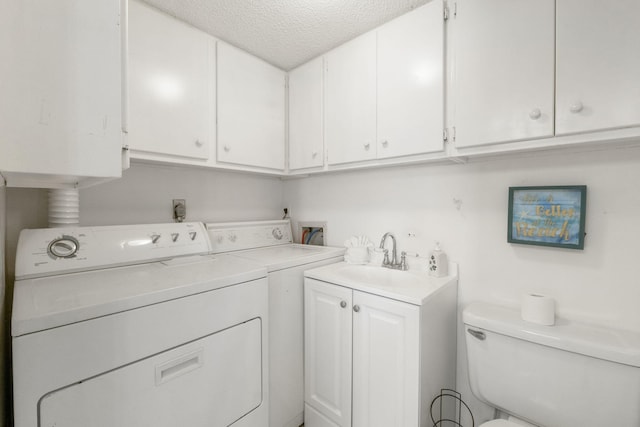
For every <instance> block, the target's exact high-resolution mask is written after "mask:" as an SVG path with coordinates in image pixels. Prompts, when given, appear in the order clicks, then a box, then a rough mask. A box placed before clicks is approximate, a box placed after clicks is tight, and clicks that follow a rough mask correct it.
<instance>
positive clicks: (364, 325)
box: [353, 291, 420, 427]
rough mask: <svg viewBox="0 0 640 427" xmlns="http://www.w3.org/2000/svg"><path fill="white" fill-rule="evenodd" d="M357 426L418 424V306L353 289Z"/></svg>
mask: <svg viewBox="0 0 640 427" xmlns="http://www.w3.org/2000/svg"><path fill="white" fill-rule="evenodd" d="M353 310H354V313H353V427H389V426H395V427H412V426H417V425H420V410H419V408H420V406H419V403H420V402H419V399H420V390H419V385H420V384H419V378H420V369H419V357H420V337H419V326H420V309H419V307H418V306H415V305H411V304H406V303H401V302H398V301H394V300H391V299H388V298H383V297H379V296H375V295H371V294H367V293H362V292H358V291H354V292H353Z"/></svg>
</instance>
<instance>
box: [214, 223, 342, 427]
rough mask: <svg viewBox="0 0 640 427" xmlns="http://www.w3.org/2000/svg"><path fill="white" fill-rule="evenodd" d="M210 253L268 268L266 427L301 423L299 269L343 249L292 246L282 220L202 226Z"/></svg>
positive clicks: (338, 255) (334, 258)
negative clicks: (267, 403)
mask: <svg viewBox="0 0 640 427" xmlns="http://www.w3.org/2000/svg"><path fill="white" fill-rule="evenodd" d="M207 230H208V232H209V238H210V240H211V246H212V253H214V254H228V255H232V256H235V257H237V258H240V259H244V260H248V261H251V262H256V263H259V264H261V265H263V266H264V267H266V268H267V271H268V286H269V334H268V336H269V378H270V380H269V420H270V421H269V426H270V427H298V426H300V425H301V424H302V423H303V419H304V414H303V411H304V366H303V360H304V358H303V351H304V324H303V322H304V315H303V307H304V292H303V290H304V276H303V275H304V271H305V270H308V269H311V268H315V267H320V266H322V265H327V264H332V263H336V262H340V261H342V260H343V259H344V252H345V249H344V248H336V247H329V246H313V245H303V244H296V243H293V234H292V230H291V222H290V221H289V220H288V219H287V220H274V221H247V222H226V223H207Z"/></svg>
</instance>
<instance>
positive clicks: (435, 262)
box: [429, 242, 449, 277]
mask: <svg viewBox="0 0 640 427" xmlns="http://www.w3.org/2000/svg"><path fill="white" fill-rule="evenodd" d="M448 267H449V261H448V260H447V254H445V253H444V252H443V251H442V250H441V249H440V242H436V247H435V248H434V250H433V251H432V252H431V254H429V276H433V277H444V276H446V275H447V272H448V270H449V268H448Z"/></svg>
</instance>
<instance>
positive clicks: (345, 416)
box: [304, 278, 352, 427]
mask: <svg viewBox="0 0 640 427" xmlns="http://www.w3.org/2000/svg"><path fill="white" fill-rule="evenodd" d="M304 309H305V314H304V318H305V324H304V336H305V402H306V404H307V406H309V405H310V406H312V407H313V408H314V409H315V410H316V411H317V412H318V413H320V414H321V415H322V417H320V416H315V417H314V416H311V417H309V416H307V415H305V425H306V426H307V427H319V426H324V425H326V421H325V422H321V420H323V419H326V420H329V421H331V422H333V423H335V424H336V425H338V426H340V427H350V426H351V341H352V329H351V328H352V326H351V313H352V291H351V289H348V288H344V287H342V286H337V285H331V284H328V283H324V282H320V281H317V280H314V279H308V278H307V279H305V282H304ZM314 420H316V423H317V424H316V425H314Z"/></svg>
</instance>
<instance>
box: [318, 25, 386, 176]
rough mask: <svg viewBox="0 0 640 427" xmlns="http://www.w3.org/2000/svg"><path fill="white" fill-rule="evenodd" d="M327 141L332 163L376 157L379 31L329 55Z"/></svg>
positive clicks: (327, 58)
mask: <svg viewBox="0 0 640 427" xmlns="http://www.w3.org/2000/svg"><path fill="white" fill-rule="evenodd" d="M326 60H327V71H326V76H325V82H326V89H325V96H326V98H325V106H326V108H325V141H326V144H327V150H328V154H327V158H328V163H329V164H339V163H348V162H354V161H360V160H369V159H375V158H376V33H375V31H372V32H369V33H366V34H364V35H362V36H360V37H358V38H356V39H354V40H352V41H350V42H348V43H346V44H344V45H342V46H340V47H339V48H337V49H335V50H332V51H331V52H329V53H328V54H327V56H326Z"/></svg>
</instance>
